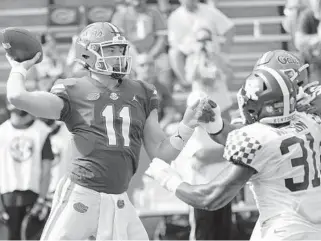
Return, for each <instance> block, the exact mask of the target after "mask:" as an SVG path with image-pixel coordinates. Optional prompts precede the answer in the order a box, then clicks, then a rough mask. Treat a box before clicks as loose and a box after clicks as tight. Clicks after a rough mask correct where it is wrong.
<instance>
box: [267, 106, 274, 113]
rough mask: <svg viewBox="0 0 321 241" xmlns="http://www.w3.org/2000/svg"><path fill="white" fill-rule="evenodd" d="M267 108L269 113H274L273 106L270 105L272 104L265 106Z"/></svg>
mask: <svg viewBox="0 0 321 241" xmlns="http://www.w3.org/2000/svg"><path fill="white" fill-rule="evenodd" d="M265 110H266V112H268V113H273V111H274V109H273V107H272V106H270V105H268V106H266V107H265Z"/></svg>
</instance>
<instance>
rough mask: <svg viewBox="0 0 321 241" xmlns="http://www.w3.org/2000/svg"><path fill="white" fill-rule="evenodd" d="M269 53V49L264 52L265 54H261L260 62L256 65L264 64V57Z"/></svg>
mask: <svg viewBox="0 0 321 241" xmlns="http://www.w3.org/2000/svg"><path fill="white" fill-rule="evenodd" d="M270 53H271V51H269V52H266V53H265V54H263V56H262V57H261V59H260V62H259V63H258V64H257V65H260V64H265V63H266V58H267V56H268V55H269V54H270Z"/></svg>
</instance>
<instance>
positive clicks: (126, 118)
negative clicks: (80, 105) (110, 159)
mask: <svg viewBox="0 0 321 241" xmlns="http://www.w3.org/2000/svg"><path fill="white" fill-rule="evenodd" d="M102 115H103V117H104V118H105V121H106V130H107V136H108V140H109V141H108V145H109V146H117V145H119V144H118V143H117V138H116V131H115V123H114V122H115V119H116V118H115V117H116V116H115V115H114V106H113V105H107V106H106V108H105V109H104V111H103V112H102ZM116 115H117V116H119V117H121V118H122V125H121V135H122V137H123V139H124V146H126V147H128V146H129V142H130V139H129V128H130V122H131V120H130V110H129V107H128V106H124V107H123V108H122V109H121V110H120V111H119V112H118V113H116Z"/></svg>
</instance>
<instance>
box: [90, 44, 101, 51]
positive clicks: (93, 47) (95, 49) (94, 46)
mask: <svg viewBox="0 0 321 241" xmlns="http://www.w3.org/2000/svg"><path fill="white" fill-rule="evenodd" d="M90 49H92V50H93V51H97V50H98V49H99V46H98V45H95V44H92V45H90Z"/></svg>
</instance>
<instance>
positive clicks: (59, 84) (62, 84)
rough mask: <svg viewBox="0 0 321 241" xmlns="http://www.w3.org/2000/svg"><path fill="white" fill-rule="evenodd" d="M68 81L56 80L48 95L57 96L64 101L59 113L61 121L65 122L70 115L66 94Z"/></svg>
mask: <svg viewBox="0 0 321 241" xmlns="http://www.w3.org/2000/svg"><path fill="white" fill-rule="evenodd" d="M69 85H70V81H68V80H62V79H58V80H57V81H56V82H55V84H54V85H53V86H52V88H51V90H50V93H52V94H55V95H57V96H58V97H60V98H61V99H62V100H63V101H64V107H63V109H62V111H61V113H60V119H59V120H61V121H65V120H66V119H68V118H69V117H70V115H71V103H70V98H69V94H68V86H69Z"/></svg>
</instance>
